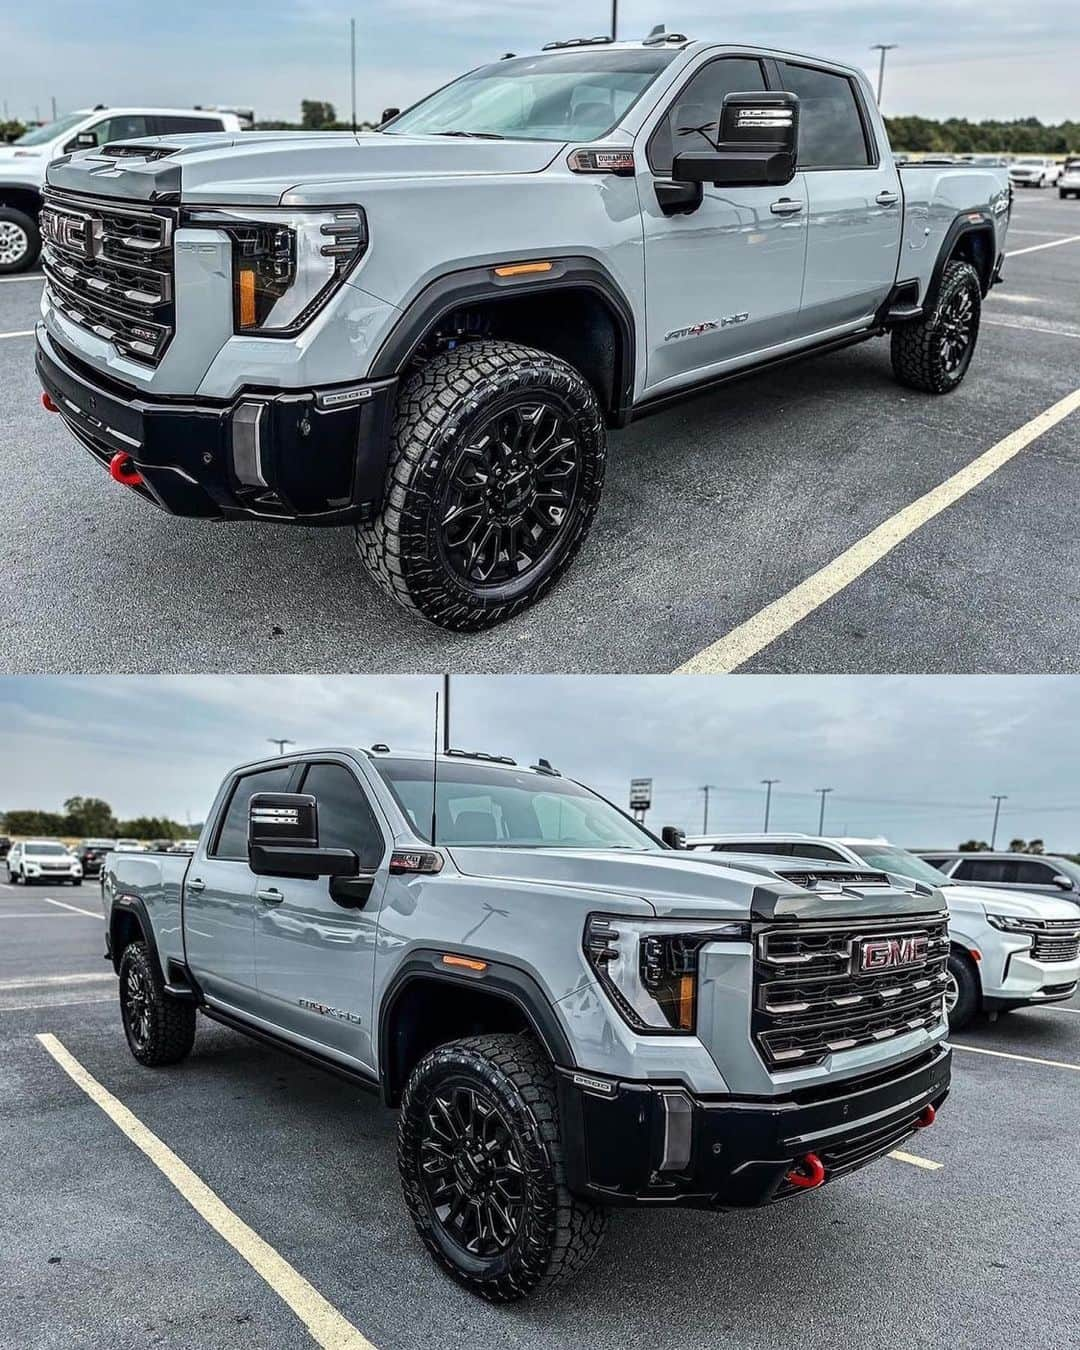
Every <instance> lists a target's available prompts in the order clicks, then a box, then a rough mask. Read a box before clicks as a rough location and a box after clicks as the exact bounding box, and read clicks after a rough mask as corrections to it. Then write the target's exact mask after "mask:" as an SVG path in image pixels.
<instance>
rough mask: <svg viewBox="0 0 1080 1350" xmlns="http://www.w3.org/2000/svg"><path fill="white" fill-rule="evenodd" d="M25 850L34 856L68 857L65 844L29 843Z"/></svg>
mask: <svg viewBox="0 0 1080 1350" xmlns="http://www.w3.org/2000/svg"><path fill="white" fill-rule="evenodd" d="M25 851H26V853H27V854H28V855H29V856H30V857H32V858H66V857H68V851H67V849H66V848H65V847H64V846H63V844H27V845H26V850H25Z"/></svg>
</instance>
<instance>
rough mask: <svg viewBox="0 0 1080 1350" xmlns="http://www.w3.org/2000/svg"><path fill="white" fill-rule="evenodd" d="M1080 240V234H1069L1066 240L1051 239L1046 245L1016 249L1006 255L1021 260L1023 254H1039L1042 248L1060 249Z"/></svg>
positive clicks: (1031, 245) (1030, 245) (1033, 245)
mask: <svg viewBox="0 0 1080 1350" xmlns="http://www.w3.org/2000/svg"><path fill="white" fill-rule="evenodd" d="M1077 240H1080V234H1067V235H1066V236H1065V238H1064V239H1051V240H1050V241H1049V243H1046V244H1028V246H1027V248H1014V249H1013V250H1012V251H1011V252H1010V253H1006V254H1005V256H1006V258H1019V256H1020V255H1021V253H1038V251H1039V250H1040V249H1041V248H1060V247H1061V246H1062V244H1075V243H1076V242H1077Z"/></svg>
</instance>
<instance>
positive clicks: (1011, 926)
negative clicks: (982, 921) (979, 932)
mask: <svg viewBox="0 0 1080 1350" xmlns="http://www.w3.org/2000/svg"><path fill="white" fill-rule="evenodd" d="M986 922H987V923H988V924H989V925H990V927H991V928H1000V929H1001V931H1002V932H1003V933H1026V934H1027V935H1028V937H1030V936H1031V934H1032V931H1033V924H1032V921H1031V920H1030V919H1014V918H1013V917H1012V915H1011V914H988V915H987V916H986Z"/></svg>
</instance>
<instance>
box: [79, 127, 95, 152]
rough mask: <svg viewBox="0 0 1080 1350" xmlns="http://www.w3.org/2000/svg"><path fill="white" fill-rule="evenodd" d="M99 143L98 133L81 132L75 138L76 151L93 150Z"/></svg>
mask: <svg viewBox="0 0 1080 1350" xmlns="http://www.w3.org/2000/svg"><path fill="white" fill-rule="evenodd" d="M97 143H98V138H97V132H96V131H80V132H79V134H78V135H77V136H76V137H75V149H76V150H91V149H93V148H94V147H95V146H96V145H97Z"/></svg>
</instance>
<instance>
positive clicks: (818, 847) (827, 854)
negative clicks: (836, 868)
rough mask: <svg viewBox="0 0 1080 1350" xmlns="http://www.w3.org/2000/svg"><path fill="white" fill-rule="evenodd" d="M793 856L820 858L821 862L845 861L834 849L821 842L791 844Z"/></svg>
mask: <svg viewBox="0 0 1080 1350" xmlns="http://www.w3.org/2000/svg"><path fill="white" fill-rule="evenodd" d="M791 856H792V857H793V858H820V859H821V860H822V861H823V862H847V859H846V858H844V857H842V856H841V855H840V854H839V853H837V852H836V850H835V849H832V848H825V846H824V845H823V844H792V846H791Z"/></svg>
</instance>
